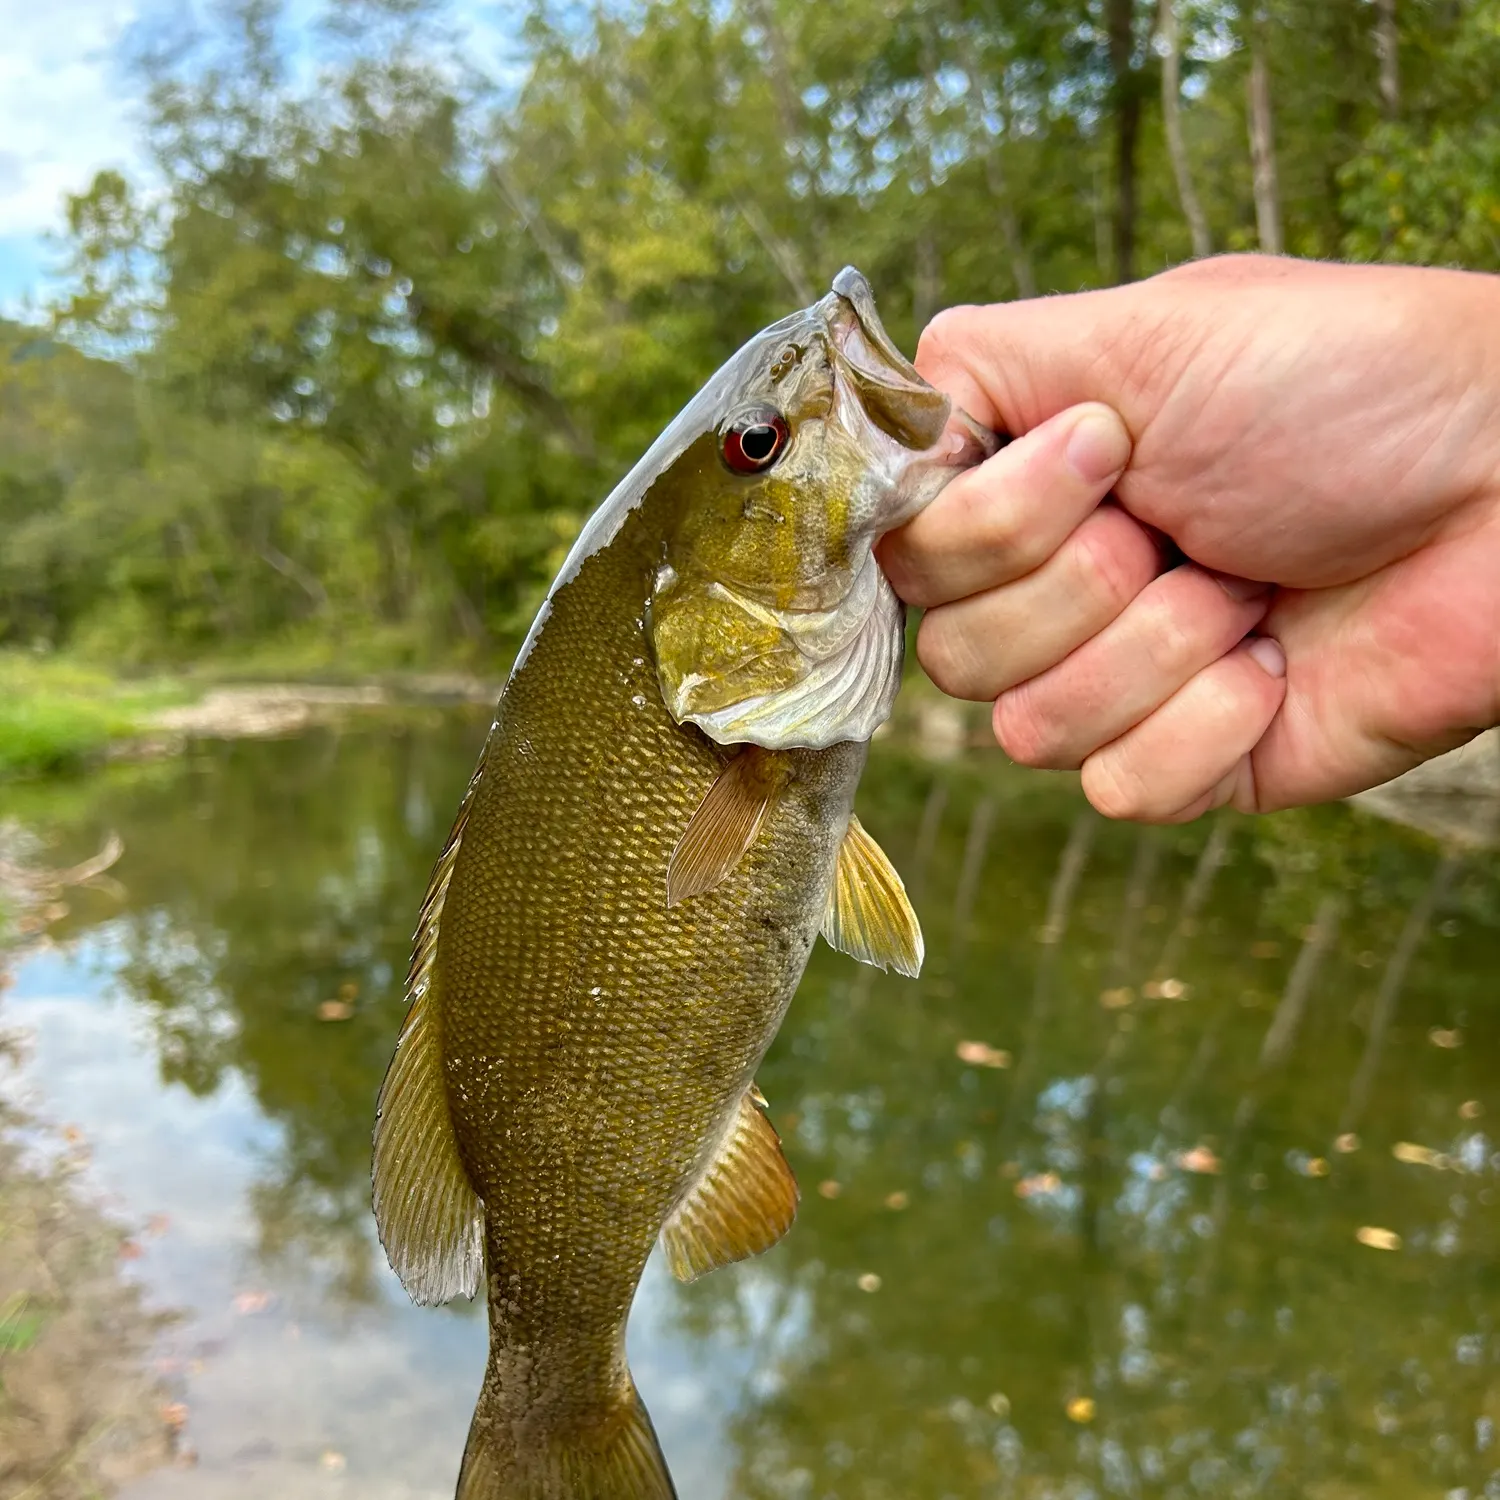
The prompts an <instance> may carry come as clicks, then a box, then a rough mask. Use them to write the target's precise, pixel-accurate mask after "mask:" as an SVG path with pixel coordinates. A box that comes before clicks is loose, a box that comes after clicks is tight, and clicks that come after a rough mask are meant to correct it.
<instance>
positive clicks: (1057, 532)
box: [880, 405, 1130, 608]
mask: <svg viewBox="0 0 1500 1500" xmlns="http://www.w3.org/2000/svg"><path fill="white" fill-rule="evenodd" d="M1129 458H1130V434H1129V433H1128V432H1127V431H1126V430H1125V425H1124V423H1122V422H1121V421H1120V419H1119V417H1118V416H1116V415H1115V413H1114V412H1113V411H1111V410H1110V409H1109V407H1107V406H1098V405H1094V406H1086V407H1080V408H1078V409H1076V410H1074V411H1067V412H1062V413H1060V414H1059V415H1058V416H1057V417H1056V418H1054V419H1053V420H1052V421H1050V422H1047V423H1045V424H1044V425H1043V426H1041V427H1039V428H1037V429H1036V431H1034V432H1030V433H1028V434H1027V435H1026V436H1025V437H1024V438H1020V439H1018V440H1017V441H1016V442H1014V443H1011V444H1009V445H1008V446H1007V447H1004V448H1002V449H1001V450H1000V451H999V452H998V453H997V454H995V456H994V457H993V458H990V459H988V460H986V461H985V462H984V463H982V464H980V465H979V466H978V467H977V468H974V469H970V470H968V471H967V472H966V473H963V474H960V475H959V476H958V478H957V479H955V480H953V481H952V483H950V484H949V485H948V487H947V488H946V489H945V490H944V491H943V492H942V494H940V495H939V496H938V498H937V499H936V500H934V501H933V502H932V504H931V505H929V506H928V507H927V509H926V510H924V511H923V512H922V513H921V514H920V515H919V516H917V518H916V519H915V520H913V521H910V522H908V523H907V524H906V525H905V526H903V527H902V528H901V529H900V530H899V531H893V532H891V533H890V535H889V536H887V537H885V538H884V539H883V540H882V542H881V547H880V561H881V564H882V566H883V567H884V568H885V571H886V576H887V577H889V578H890V580H891V583H892V584H893V585H894V587H895V589H896V592H897V593H898V594H900V595H901V597H902V598H903V599H905V600H906V601H907V602H908V603H909V604H919V605H921V606H923V607H924V608H929V607H931V606H933V605H938V604H947V603H949V602H950V601H951V600H954V599H963V598H966V597H967V596H968V595H970V594H973V593H977V592H978V591H979V590H980V589H987V588H994V587H995V586H996V585H997V584H1002V583H1009V582H1010V581H1011V580H1012V579H1014V578H1020V577H1022V576H1023V575H1024V574H1027V573H1030V572H1031V571H1032V570H1033V569H1034V568H1036V567H1038V566H1040V565H1041V564H1042V563H1043V562H1045V561H1046V559H1047V558H1048V557H1050V556H1051V555H1052V553H1053V552H1054V551H1056V549H1057V547H1058V546H1059V544H1060V543H1061V542H1062V541H1063V539H1064V538H1065V537H1066V536H1068V534H1069V533H1070V532H1071V531H1072V530H1073V528H1074V527H1076V526H1077V525H1078V523H1079V521H1081V520H1082V519H1083V517H1084V516H1086V515H1087V514H1088V513H1089V512H1090V511H1091V510H1093V508H1094V507H1095V506H1096V505H1098V503H1099V502H1100V500H1102V499H1103V498H1104V496H1105V495H1107V494H1108V493H1109V488H1110V486H1111V485H1112V484H1113V483H1114V481H1115V480H1116V479H1118V478H1119V476H1120V473H1121V471H1122V470H1123V469H1124V467H1125V465H1126V463H1127V462H1128V460H1129Z"/></svg>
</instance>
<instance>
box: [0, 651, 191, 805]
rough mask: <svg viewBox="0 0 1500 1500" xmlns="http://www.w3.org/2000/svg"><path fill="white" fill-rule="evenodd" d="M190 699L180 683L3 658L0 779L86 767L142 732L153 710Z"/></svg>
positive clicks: (17, 656) (17, 655)
mask: <svg viewBox="0 0 1500 1500" xmlns="http://www.w3.org/2000/svg"><path fill="white" fill-rule="evenodd" d="M187 696H190V694H189V693H188V692H187V691H186V690H185V688H183V687H182V686H181V685H179V684H174V683H170V682H164V681H161V680H157V681H142V682H121V681H118V680H117V679H115V678H113V677H111V676H110V675H109V674H108V673H106V672H101V671H98V670H95V669H92V668H88V667H84V666H80V665H78V664H76V663H72V662H68V661H65V660H57V659H54V658H50V657H36V656H32V655H30V654H28V653H24V652H5V653H0V779H8V778H11V777H16V776H26V775H34V774H37V773H40V772H47V771H59V770H68V769H70V768H73V767H76V766H81V765H86V764H87V763H88V762H89V761H91V760H95V759H97V758H98V757H99V756H101V755H102V754H103V752H104V751H105V750H106V749H107V748H108V747H109V746H110V745H111V744H113V743H115V742H116V741H120V740H128V739H131V738H134V737H135V736H137V735H140V734H141V733H143V732H144V730H145V727H146V721H147V718H148V716H149V715H150V713H151V711H152V710H153V709H157V708H163V707H166V706H167V705H168V704H170V703H176V702H180V701H182V700H183V699H184V698H185V697H187Z"/></svg>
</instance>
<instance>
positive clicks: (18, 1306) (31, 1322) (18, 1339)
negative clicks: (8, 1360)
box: [0, 1292, 47, 1355]
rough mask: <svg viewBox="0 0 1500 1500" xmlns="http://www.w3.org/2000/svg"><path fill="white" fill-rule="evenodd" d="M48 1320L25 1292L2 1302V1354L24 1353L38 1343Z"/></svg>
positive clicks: (0, 1339) (0, 1320)
mask: <svg viewBox="0 0 1500 1500" xmlns="http://www.w3.org/2000/svg"><path fill="white" fill-rule="evenodd" d="M46 1322H47V1319H46V1317H45V1315H44V1314H43V1313H41V1312H40V1311H39V1310H37V1309H36V1308H34V1307H33V1306H32V1305H31V1302H30V1299H29V1298H28V1297H27V1295H26V1293H25V1292H17V1293H16V1294H15V1295H14V1296H12V1297H7V1298H6V1300H5V1301H4V1302H0V1355H4V1354H24V1353H25V1352H26V1350H28V1349H29V1348H30V1347H31V1346H32V1345H33V1344H34V1343H36V1341H37V1339H38V1337H39V1336H40V1335H41V1331H42V1329H43V1327H45V1326H46Z"/></svg>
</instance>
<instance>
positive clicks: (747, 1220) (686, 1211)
mask: <svg viewBox="0 0 1500 1500" xmlns="http://www.w3.org/2000/svg"><path fill="white" fill-rule="evenodd" d="M757 1102H759V1103H764V1100H763V1099H762V1098H761V1094H760V1090H759V1089H757V1088H756V1087H755V1086H754V1085H753V1084H752V1085H751V1086H750V1091H749V1092H748V1093H747V1094H745V1095H744V1096H743V1098H741V1100H740V1104H739V1110H738V1113H737V1114H736V1115H735V1118H734V1122H733V1124H732V1125H731V1126H730V1130H729V1134H728V1135H727V1136H726V1137H725V1140H724V1143H723V1145H722V1146H721V1147H720V1148H719V1151H718V1154H717V1155H716V1156H715V1157H714V1158H713V1160H712V1161H711V1162H709V1164H708V1166H707V1168H706V1169H705V1170H704V1173H703V1176H702V1177H701V1178H699V1180H698V1183H697V1185H696V1186H695V1187H694V1188H693V1189H692V1191H691V1192H689V1193H688V1195H687V1197H685V1198H684V1199H683V1200H682V1202H681V1203H679V1204H678V1205H677V1207H676V1208H675V1209H674V1210H673V1211H672V1216H671V1218H669V1219H668V1220H667V1222H666V1226H665V1227H664V1228H663V1229H662V1232H661V1240H662V1247H663V1248H664V1249H665V1250H666V1252H667V1264H668V1265H670V1266H671V1268H672V1274H673V1275H674V1276H675V1277H676V1278H677V1279H678V1280H679V1281H691V1280H693V1278H694V1277H696V1276H701V1275H703V1273H704V1272H705V1271H712V1270H713V1269H714V1268H715V1267H716V1266H727V1265H729V1264H730V1263H731V1262H732V1261H736V1260H744V1259H745V1258H746V1257H747V1256H751V1255H759V1254H760V1253H761V1251H762V1250H769V1249H770V1248H771V1246H772V1245H774V1244H775V1243H776V1242H777V1240H779V1239H780V1238H781V1237H782V1235H784V1234H785V1233H786V1232H787V1230H788V1229H790V1228H791V1227H792V1220H793V1219H795V1218H796V1217H797V1197H798V1194H797V1179H796V1178H795V1177H793V1176H792V1169H791V1168H790V1167H789V1166H788V1165H787V1161H786V1157H784V1156H783V1155H782V1154H781V1140H780V1138H779V1137H778V1136H777V1134H776V1132H775V1130H774V1129H773V1128H772V1126H771V1122H770V1121H769V1120H768V1119H766V1117H765V1115H763V1114H762V1113H761V1112H760V1109H759V1108H758V1107H757Z"/></svg>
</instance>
